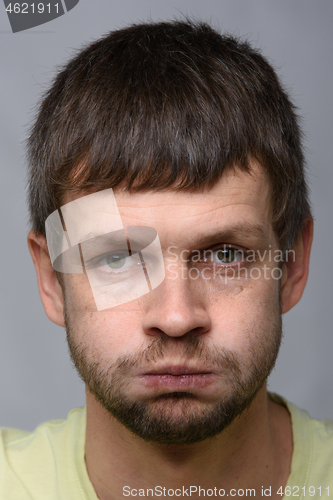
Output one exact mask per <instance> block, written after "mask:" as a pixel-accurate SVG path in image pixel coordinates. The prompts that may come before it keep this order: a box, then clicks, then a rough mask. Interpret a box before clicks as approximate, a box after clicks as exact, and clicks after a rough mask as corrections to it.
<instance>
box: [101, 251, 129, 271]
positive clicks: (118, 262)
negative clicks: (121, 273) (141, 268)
mask: <svg viewBox="0 0 333 500" xmlns="http://www.w3.org/2000/svg"><path fill="white" fill-rule="evenodd" d="M127 257H128V253H126V252H114V253H110V254H109V255H107V256H106V257H105V264H106V265H107V266H109V267H110V268H111V269H121V268H122V267H124V265H125V263H126V259H127Z"/></svg>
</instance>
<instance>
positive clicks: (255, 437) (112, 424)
mask: <svg viewBox="0 0 333 500" xmlns="http://www.w3.org/2000/svg"><path fill="white" fill-rule="evenodd" d="M85 451H86V455H85V457H86V465H87V470H88V474H89V477H90V480H91V482H92V484H93V486H94V488H95V490H96V493H97V495H98V498H99V499H100V500H111V499H112V500H116V499H123V498H124V496H134V494H135V491H132V490H137V495H138V496H140V495H139V490H140V489H142V490H144V492H145V496H147V491H146V490H147V489H148V488H154V487H155V486H157V485H158V486H161V487H162V488H163V487H165V488H166V493H165V494H163V493H162V496H164V497H165V496H168V495H167V490H168V489H173V490H175V489H179V490H181V491H180V492H179V491H178V492H177V493H178V494H179V496H181V497H182V496H183V495H184V491H183V489H185V490H186V489H187V490H188V492H189V491H190V487H191V486H192V488H193V487H194V486H197V488H198V489H199V486H200V487H201V488H204V489H206V490H207V489H213V490H214V488H215V487H216V488H217V491H218V490H219V489H221V488H223V489H224V490H225V492H226V495H227V493H229V490H231V489H236V490H237V489H239V488H242V489H244V490H245V489H254V490H255V493H256V494H255V496H256V497H260V498H261V488H262V487H264V488H269V487H270V486H272V491H275V489H274V486H275V485H278V486H277V488H276V490H277V489H278V487H279V486H281V485H285V484H286V482H287V479H288V476H289V472H290V464H291V456H292V433H291V423H290V416H289V413H288V411H287V410H286V409H285V408H282V407H281V406H279V405H276V404H275V403H272V402H271V401H268V400H267V393H266V387H263V388H262V389H261V390H260V391H259V393H258V394H257V396H256V397H255V399H254V400H253V402H252V404H251V405H250V407H249V408H248V409H246V410H245V411H244V412H243V413H242V415H241V416H240V417H238V418H237V419H235V421H234V422H233V423H232V424H231V425H230V426H229V427H228V428H227V429H225V430H224V431H223V432H222V433H221V434H219V435H218V436H216V437H214V438H210V439H206V440H205V441H202V442H200V443H195V444H191V445H175V446H166V445H160V444H156V443H151V442H146V441H143V440H142V439H141V438H138V437H136V436H134V435H133V434H132V433H131V432H130V431H128V430H127V429H126V428H125V427H124V426H123V425H122V424H120V423H119V422H118V421H117V420H115V419H114V418H113V417H112V416H110V415H109V414H108V413H107V412H106V410H104V408H102V407H101V405H100V404H99V403H98V401H97V400H96V399H95V397H94V396H93V395H92V394H91V393H89V392H87V430H86V450H85ZM124 487H126V488H125V489H124ZM191 493H192V494H191V497H192V498H193V499H195V498H197V497H198V498H199V493H198V494H197V495H196V493H195V490H193V489H192V491H191ZM151 495H152V493H151V492H150V496H151ZM202 495H203V493H202V494H201V496H202ZM185 496H186V494H185ZM229 496H230V495H229ZM253 497H254V494H253V493H252V498H253ZM272 497H273V495H272ZM273 498H274V497H273Z"/></svg>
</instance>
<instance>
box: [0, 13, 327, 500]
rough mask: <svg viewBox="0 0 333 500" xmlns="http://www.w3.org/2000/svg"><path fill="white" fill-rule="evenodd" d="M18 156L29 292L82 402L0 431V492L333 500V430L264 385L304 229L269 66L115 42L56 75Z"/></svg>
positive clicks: (179, 31) (196, 28) (253, 58)
mask: <svg viewBox="0 0 333 500" xmlns="http://www.w3.org/2000/svg"><path fill="white" fill-rule="evenodd" d="M29 163H30V191H29V203H30V212H31V221H32V230H31V231H30V233H29V236H28V242H29V248H30V252H31V255H32V258H33V261H34V264H35V266H36V272H37V278H38V286H39V291H40V296H41V300H42V302H43V305H44V308H45V311H46V314H47V315H48V317H49V318H50V319H51V320H52V321H53V322H55V323H57V324H58V325H60V326H63V327H66V330H67V337H68V343H69V347H70V352H71V356H72V358H73V361H74V363H75V366H76V368H77V370H78V372H79V374H80V376H81V377H82V379H83V380H84V382H85V384H86V388H87V392H86V394H87V406H86V409H77V410H74V411H73V412H71V413H70V415H69V417H68V419H67V420H66V421H55V422H49V423H46V424H43V425H42V426H40V427H39V428H38V429H37V430H36V431H35V432H34V433H31V434H29V433H24V432H20V431H13V430H8V429H4V430H3V432H2V441H1V443H2V445H1V446H2V451H1V455H0V456H1V469H2V471H3V472H2V481H1V485H0V491H1V494H2V496H1V498H6V499H7V498H19V499H28V498H29V499H30V498H33V499H43V500H45V499H65V498H70V499H71V500H73V499H76V498H80V499H82V498H86V499H88V498H89V499H96V498H99V499H100V500H109V499H118V498H123V497H128V496H129V497H132V496H154V497H155V496H156V497H157V496H162V497H172V496H180V497H184V498H185V497H188V496H191V497H192V498H199V497H202V496H214V497H221V496H234V497H237V498H238V497H242V496H252V497H255V498H263V497H266V496H270V497H272V498H275V499H276V498H282V497H283V496H284V495H285V497H287V496H299V497H304V498H305V497H307V496H314V497H315V498H319V497H320V498H321V497H324V498H327V497H329V494H330V493H331V494H332V488H333V482H332V481H333V480H332V463H333V451H332V443H333V428H332V424H331V423H329V422H326V423H321V422H315V421H313V420H311V419H310V418H309V416H308V415H307V413H305V412H303V411H301V410H299V409H297V408H296V407H294V406H293V405H292V404H290V403H287V402H286V401H284V400H283V399H282V398H280V397H278V396H276V395H267V391H266V380H267V377H268V375H269V373H270V372H271V370H272V368H273V366H274V363H275V360H276V356H277V354H278V349H279V345H280V341H281V313H285V312H287V311H289V310H290V309H291V308H292V307H293V306H294V305H295V304H296V303H297V302H298V301H299V299H300V298H301V296H302V293H303V290H304V287H305V284H306V280H307V275H308V267H309V255H310V248H311V242H312V225H313V222H312V217H311V213H310V208H309V202H308V194H307V187H306V183H305V179H304V167H303V163H304V158H303V152H302V146H301V132H300V129H299V126H298V121H297V117H296V115H295V111H294V108H293V105H292V104H291V102H290V101H289V99H288V96H287V95H286V93H285V92H284V90H283V89H282V87H281V85H280V83H279V81H278V79H277V76H276V74H275V73H274V70H273V69H272V68H271V66H270V65H269V64H268V63H267V61H266V60H265V59H264V58H263V57H262V56H261V55H260V54H259V53H258V52H257V51H256V50H254V49H252V48H251V47H250V46H249V45H248V44H247V43H243V42H240V41H238V40H236V39H234V38H232V37H227V36H221V35H219V34H218V33H216V32H215V31H214V30H212V29H211V28H210V27H209V26H207V25H205V24H193V23H191V22H171V23H157V24H142V25H137V26H135V25H134V26H131V27H128V28H126V29H123V30H119V31H116V32H113V33H110V34H109V35H108V36H106V37H105V38H103V39H101V40H99V41H97V42H95V43H93V44H92V45H90V46H89V47H88V48H86V49H85V50H84V51H82V52H81V53H79V54H78V55H77V56H76V57H75V58H74V59H73V60H71V61H70V62H69V63H68V65H67V66H66V67H65V68H64V70H63V71H61V72H60V73H59V74H58V76H57V78H56V79H55V81H54V83H53V85H52V87H51V89H50V90H49V92H48V94H47V95H46V96H45V98H44V100H43V102H42V104H41V107H40V110H39V114H38V116H37V120H36V123H35V125H34V127H33V129H32V133H31V136H30V139H29ZM330 488H331V489H330Z"/></svg>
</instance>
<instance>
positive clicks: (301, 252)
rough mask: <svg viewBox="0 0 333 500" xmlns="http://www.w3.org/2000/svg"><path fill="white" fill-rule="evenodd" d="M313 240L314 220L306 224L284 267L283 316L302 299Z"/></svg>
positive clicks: (282, 281)
mask: <svg viewBox="0 0 333 500" xmlns="http://www.w3.org/2000/svg"><path fill="white" fill-rule="evenodd" d="M312 239H313V220H312V219H311V220H309V221H307V222H306V224H305V226H304V230H303V233H302V235H301V236H300V237H299V238H298V240H297V242H296V244H295V245H294V248H293V249H292V250H290V251H288V253H287V255H286V260H285V262H284V264H283V267H282V280H281V298H282V314H284V313H286V312H288V311H289V310H290V309H292V308H293V307H294V306H295V305H296V304H297V303H298V301H299V300H300V299H301V297H302V295H303V292H304V289H305V285H306V282H307V279H308V274H309V262H310V252H311V245H312Z"/></svg>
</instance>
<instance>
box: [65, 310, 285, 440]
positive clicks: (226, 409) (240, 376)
mask: <svg viewBox="0 0 333 500" xmlns="http://www.w3.org/2000/svg"><path fill="white" fill-rule="evenodd" d="M65 317H66V328H67V339H68V345H69V349H70V353H71V357H72V360H73V362H74V364H75V367H76V369H77V370H78V372H79V375H80V376H81V378H82V380H83V381H84V383H85V384H86V385H87V387H88V389H89V391H90V392H91V393H92V394H93V395H94V396H95V397H96V398H97V400H98V401H99V402H100V403H101V405H102V406H103V407H104V408H105V409H106V410H107V411H108V412H109V413H110V414H111V415H112V416H113V417H114V418H115V419H117V420H118V421H119V422H120V423H121V424H123V425H124V426H125V427H126V428H127V429H128V430H130V431H131V432H132V433H134V434H135V435H136V436H139V437H140V438H142V439H144V440H146V441H154V442H156V443H160V444H165V445H184V444H192V443H196V442H199V441H203V440H204V439H207V438H212V437H213V436H216V435H218V434H220V433H221V432H222V431H223V430H224V429H226V428H227V427H228V426H229V425H230V424H231V422H233V421H234V420H235V419H236V417H238V416H240V415H241V414H242V413H243V411H244V410H245V409H246V408H248V407H249V406H250V404H251V402H252V400H253V399H254V397H255V396H256V394H257V393H258V391H259V390H260V389H261V387H262V386H263V384H264V383H265V381H266V379H267V377H268V375H269V374H270V372H271V370H272V369H273V367H274V364H275V361H276V358H277V354H278V351H279V347H280V343H281V337H282V321H281V316H279V320H278V321H277V322H276V324H273V325H272V331H271V332H264V331H261V332H258V338H259V339H260V340H258V339H256V342H255V343H254V345H253V347H252V350H251V362H250V363H249V365H248V366H243V370H242V369H241V365H240V362H239V361H238V359H237V357H236V356H235V355H234V353H233V352H231V351H228V350H226V349H223V348H219V347H215V346H210V347H207V345H206V344H205V342H204V341H203V340H202V338H201V337H198V336H195V335H188V336H184V338H183V339H182V340H181V341H180V342H179V339H177V342H175V340H174V339H172V338H170V337H168V336H167V335H166V334H164V333H161V336H160V337H158V338H156V339H155V340H153V341H152V343H151V344H150V345H149V346H148V347H147V348H146V349H144V350H143V351H142V352H141V353H140V354H138V355H132V356H127V357H123V358H120V359H118V361H117V362H116V363H114V364H113V365H112V366H110V367H109V368H108V369H105V368H102V367H101V363H100V362H99V361H98V360H97V361H91V360H90V359H89V353H88V348H87V346H82V345H81V344H76V343H75V342H74V340H73V339H74V338H75V336H74V335H73V333H72V328H71V325H70V321H69V317H68V315H67V314H65ZM267 339H269V340H267ZM171 349H173V350H174V351H175V352H177V353H180V354H186V359H198V360H199V359H200V365H201V366H202V365H203V364H207V365H209V366H211V367H214V366H215V367H218V369H219V373H220V374H221V376H223V377H224V379H225V381H226V382H227V383H228V388H229V390H228V394H226V395H225V396H224V397H223V398H221V400H220V401H218V402H217V403H209V404H208V403H204V402H202V401H199V400H198V398H197V397H196V396H195V395H193V394H191V393H190V392H172V393H165V394H162V395H159V396H158V397H156V398H154V400H152V401H150V402H149V403H146V402H140V401H137V400H134V399H130V398H129V397H128V395H127V393H128V391H126V380H127V379H126V376H127V375H128V374H130V372H131V369H132V368H133V367H135V366H140V367H141V366H151V362H155V361H157V360H158V359H163V357H164V355H165V353H166V352H167V351H169V350H171ZM175 413H176V415H175Z"/></svg>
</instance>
